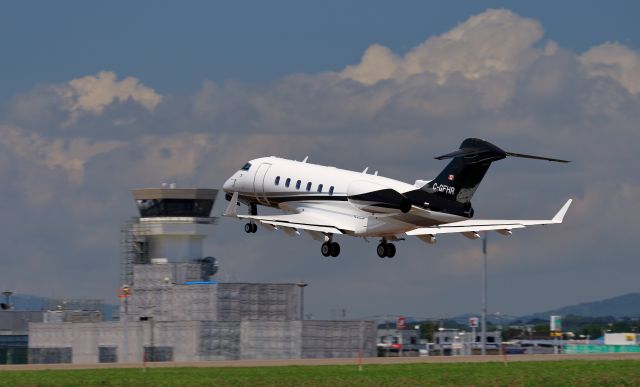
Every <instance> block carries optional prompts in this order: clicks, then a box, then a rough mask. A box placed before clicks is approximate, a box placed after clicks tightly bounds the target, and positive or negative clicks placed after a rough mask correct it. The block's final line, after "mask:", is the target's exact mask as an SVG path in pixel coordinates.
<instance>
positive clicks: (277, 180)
mask: <svg viewBox="0 0 640 387" xmlns="http://www.w3.org/2000/svg"><path fill="white" fill-rule="evenodd" d="M279 184H280V176H276V185H279Z"/></svg>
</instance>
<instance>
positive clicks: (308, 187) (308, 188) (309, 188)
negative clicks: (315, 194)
mask: <svg viewBox="0 0 640 387" xmlns="http://www.w3.org/2000/svg"><path fill="white" fill-rule="evenodd" d="M309 191H311V182H308V183H307V192H309Z"/></svg>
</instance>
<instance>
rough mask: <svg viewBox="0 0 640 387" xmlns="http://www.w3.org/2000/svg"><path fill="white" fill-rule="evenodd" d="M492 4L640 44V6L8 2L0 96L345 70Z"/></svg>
mask: <svg viewBox="0 0 640 387" xmlns="http://www.w3.org/2000/svg"><path fill="white" fill-rule="evenodd" d="M487 8H507V9H511V10H513V11H514V12H516V13H518V14H520V15H521V16H524V17H531V18H534V19H537V20H539V21H540V22H541V23H542V24H543V25H544V28H545V31H546V34H547V36H551V37H552V38H553V39H554V40H555V41H556V42H558V44H560V45H561V46H563V47H566V48H569V49H571V50H575V51H577V52H581V51H584V50H586V49H588V48H589V47H591V46H593V45H596V44H600V43H604V42H606V41H617V42H621V43H624V44H626V45H630V46H632V47H637V46H639V43H638V39H639V36H640V33H639V28H640V27H638V23H637V19H636V17H637V15H638V14H640V3H638V2H635V1H607V2H604V1H560V2H559V1H548V0H544V1H535V2H532V1H519V2H517V1H402V2H391V1H323V2H312V1H275V2H259V1H233V2H211V1H191V2H183V3H180V4H178V3H175V2H172V1H157V2H144V1H142V2H130V1H113V2H106V3H99V2H98V3H96V2H86V1H64V2H33V1H24V2H7V3H3V4H2V5H0V46H1V47H3V49H2V51H3V52H2V58H3V59H2V63H0V69H1V70H2V71H1V74H0V85H2V87H1V88H0V100H6V99H7V98H10V97H11V96H12V95H14V94H15V93H17V92H21V91H24V90H27V89H30V88H31V87H32V86H33V85H34V84H37V83H46V82H60V81H64V80H67V79H71V78H73V77H75V76H77V74H83V73H96V72H98V71H100V70H104V69H109V70H113V71H115V72H117V73H120V74H129V75H133V76H137V77H138V78H141V79H142V80H144V81H145V82H148V83H151V84H153V85H155V87H156V88H157V89H158V90H159V91H163V92H165V91H170V92H177V93H180V92H189V91H193V90H195V89H197V88H198V87H199V85H200V83H201V82H202V80H203V79H210V80H214V81H222V80H226V79H236V80H241V81H267V80H271V79H274V78H277V77H280V76H283V75H286V74H290V73H295V72H306V73H315V72H320V71H328V70H338V69H340V68H342V67H344V65H345V64H346V63H353V62H355V61H356V60H357V59H359V57H360V55H361V53H362V51H363V50H364V49H365V48H366V47H368V46H369V45H370V44H372V43H379V44H382V45H385V46H388V47H390V48H391V49H393V50H394V51H396V52H405V51H407V50H409V49H410V48H412V47H413V46H415V45H416V44H418V43H420V42H422V41H423V40H424V38H425V37H427V36H431V35H435V34H441V33H443V32H446V31H447V30H448V29H450V28H451V27H452V26H454V25H456V24H457V23H460V22H462V21H464V20H465V19H466V18H468V17H469V16H471V15H473V14H476V13H479V12H482V11H484V10H486V9H487Z"/></svg>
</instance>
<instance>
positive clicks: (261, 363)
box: [0, 353, 640, 372]
mask: <svg viewBox="0 0 640 387" xmlns="http://www.w3.org/2000/svg"><path fill="white" fill-rule="evenodd" d="M560 360H612V361H613V360H640V353H610V354H594V355H508V356H499V355H487V356H479V355H478V356H429V357H370V358H364V359H362V364H363V365H367V364H418V363H486V362H505V361H506V362H523V361H560ZM357 364H358V359H356V358H348V359H277V360H217V361H198V362H158V363H146V364H145V363H124V364H123V363H97V364H95V363H92V364H20V365H0V372H2V371H29V370H82V369H105V368H144V367H148V368H163V367H164V368H167V367H168V368H176V367H282V366H291V365H296V366H322V365H357Z"/></svg>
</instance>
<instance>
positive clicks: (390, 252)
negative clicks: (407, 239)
mask: <svg viewBox="0 0 640 387" xmlns="http://www.w3.org/2000/svg"><path fill="white" fill-rule="evenodd" d="M395 255H396V246H395V245H394V244H393V243H387V258H393V257H394V256H395Z"/></svg>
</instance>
